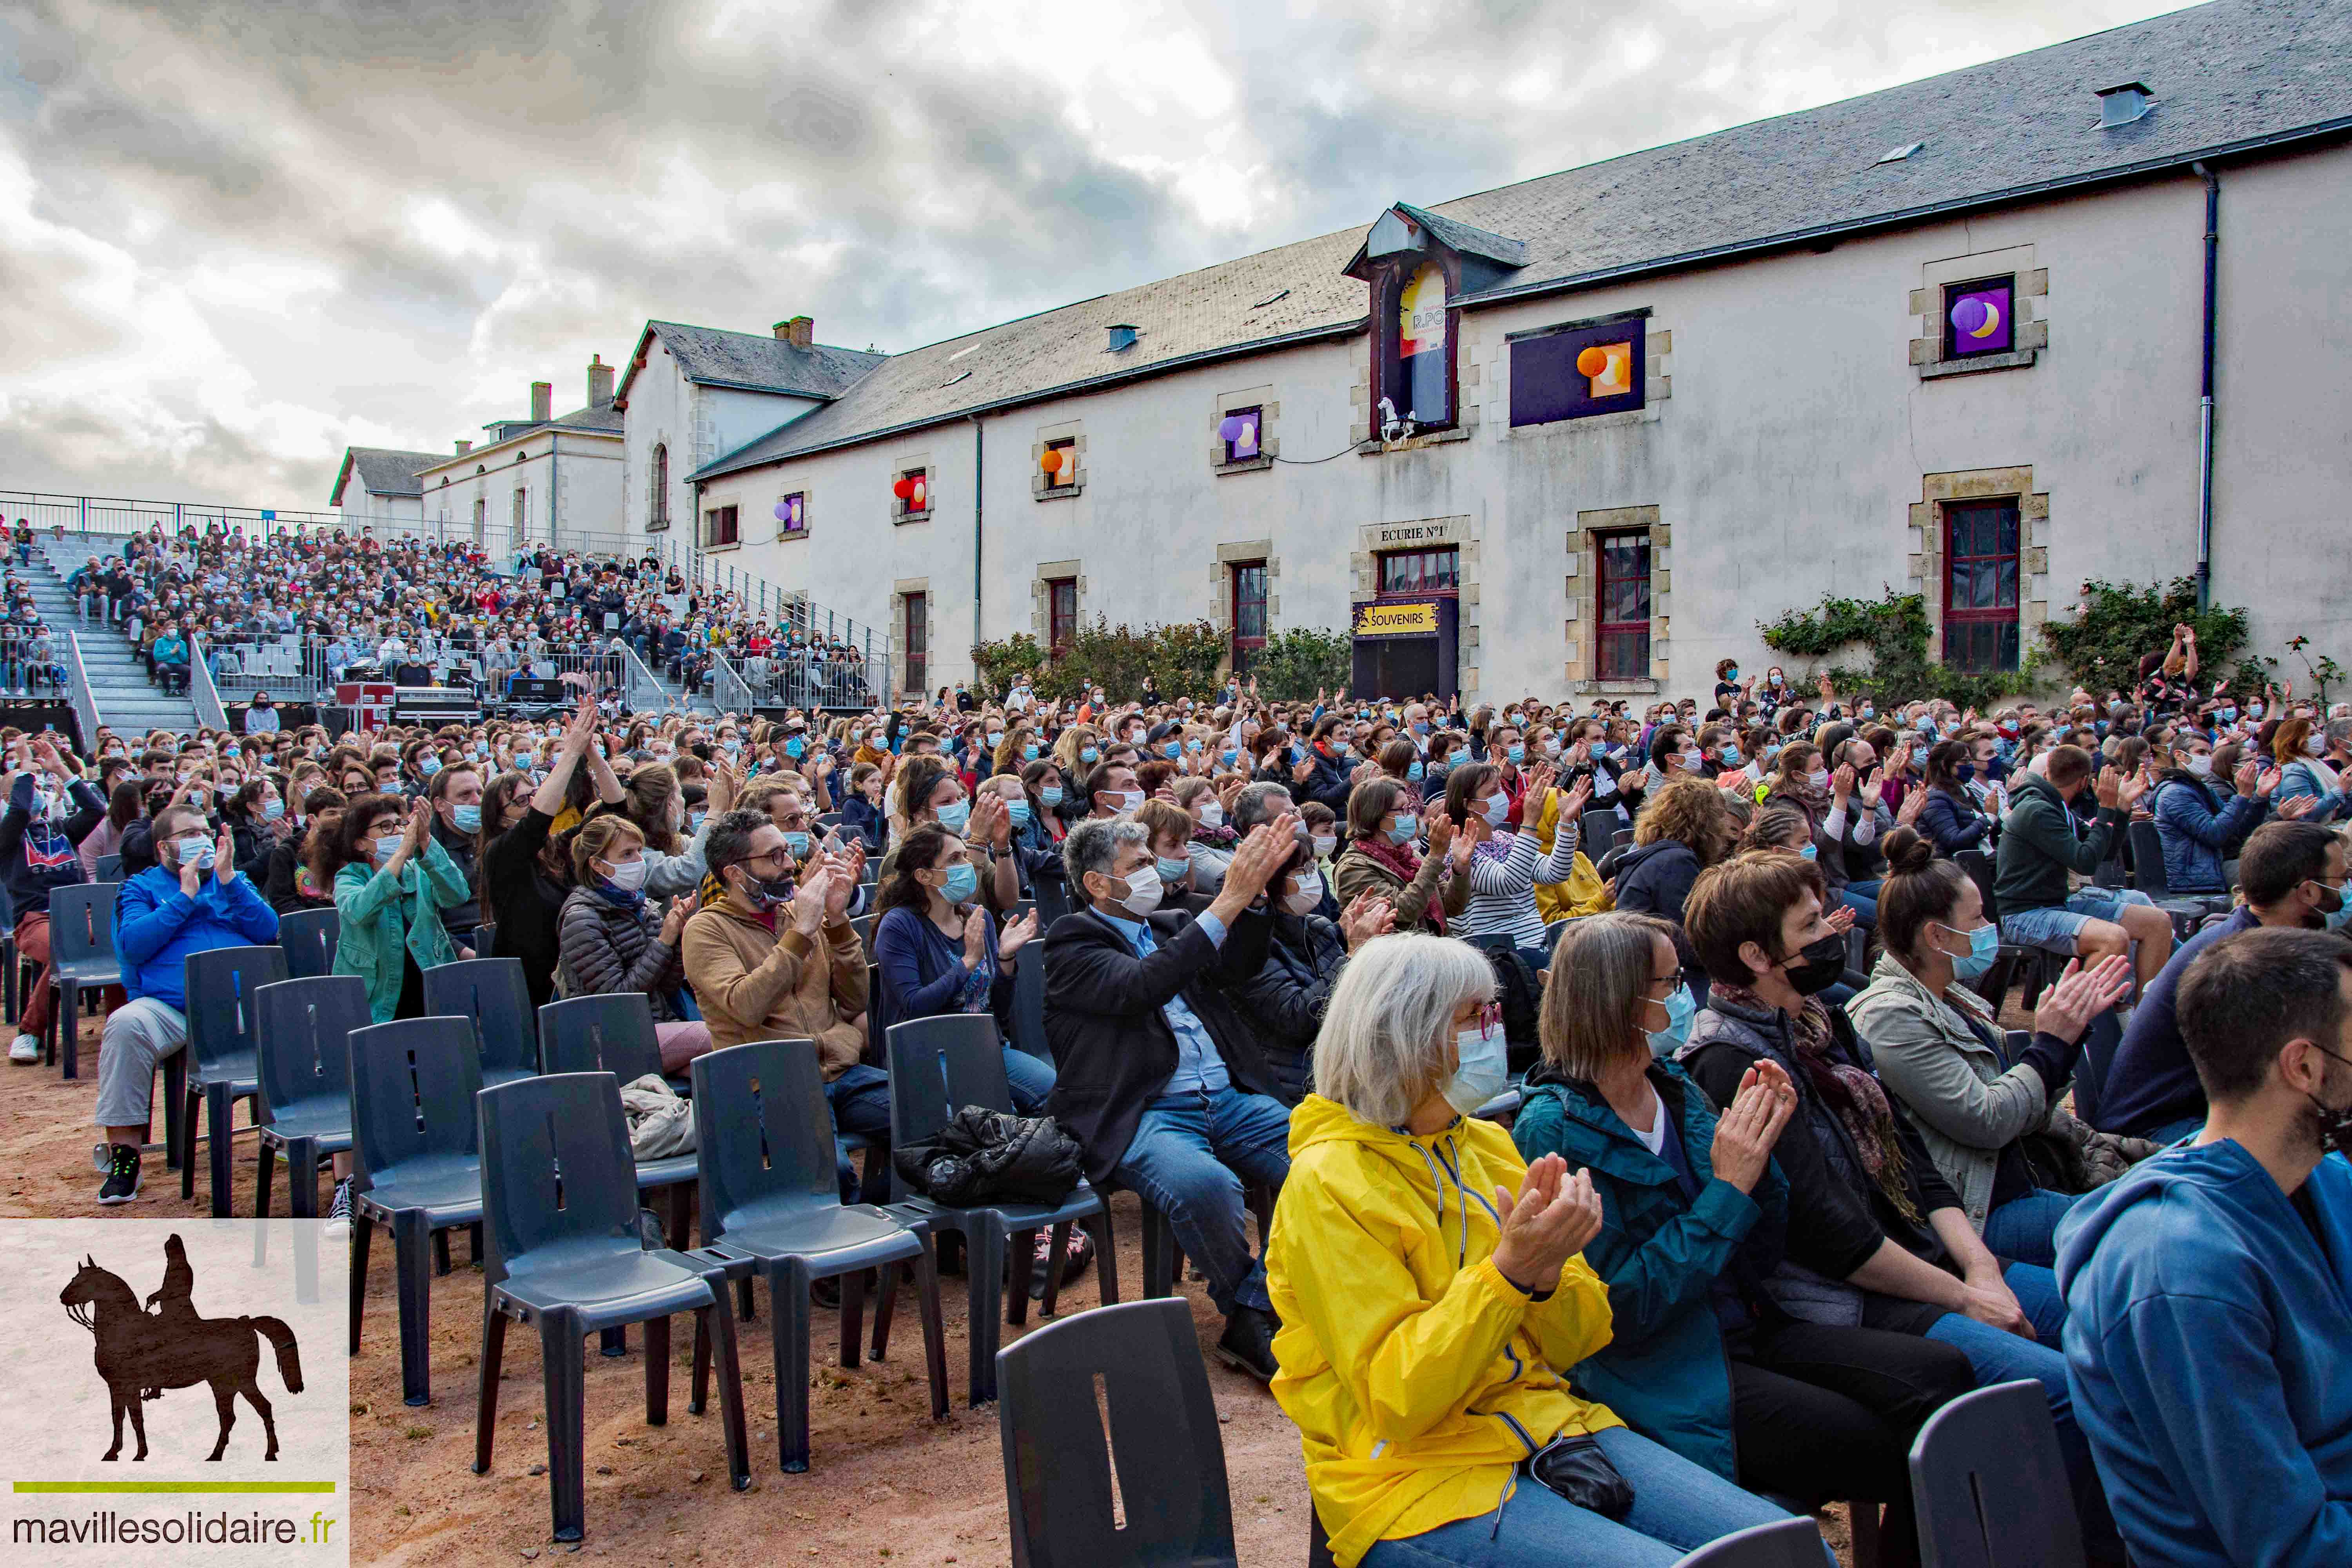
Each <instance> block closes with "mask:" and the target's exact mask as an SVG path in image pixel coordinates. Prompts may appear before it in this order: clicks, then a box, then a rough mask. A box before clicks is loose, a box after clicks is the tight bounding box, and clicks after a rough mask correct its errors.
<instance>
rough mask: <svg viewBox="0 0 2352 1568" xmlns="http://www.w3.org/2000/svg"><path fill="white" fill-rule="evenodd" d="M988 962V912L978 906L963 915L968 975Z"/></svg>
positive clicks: (965, 960) (965, 959) (964, 955)
mask: <svg viewBox="0 0 2352 1568" xmlns="http://www.w3.org/2000/svg"><path fill="white" fill-rule="evenodd" d="M987 962H988V911H987V910H984V909H982V908H981V907H979V906H978V905H974V906H973V907H972V908H971V909H968V910H965V911H964V914H963V966H964V970H965V972H966V973H970V972H971V971H972V970H975V969H978V968H979V967H980V966H981V965H982V964H983V963H987Z"/></svg>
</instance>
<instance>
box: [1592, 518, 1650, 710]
mask: <svg viewBox="0 0 2352 1568" xmlns="http://www.w3.org/2000/svg"><path fill="white" fill-rule="evenodd" d="M1592 564H1593V575H1594V578H1595V583H1594V587H1595V592H1594V594H1593V596H1592V608H1593V618H1594V626H1593V666H1592V667H1593V672H1594V673H1595V674H1596V675H1598V676H1599V677H1600V679H1602V680H1646V679H1649V678H1650V573H1651V570H1652V568H1651V563H1650V534H1649V531H1648V530H1647V529H1639V530H1635V531H1633V532H1629V533H1603V534H1600V535H1597V536H1596V537H1595V538H1594V539H1593V542H1592Z"/></svg>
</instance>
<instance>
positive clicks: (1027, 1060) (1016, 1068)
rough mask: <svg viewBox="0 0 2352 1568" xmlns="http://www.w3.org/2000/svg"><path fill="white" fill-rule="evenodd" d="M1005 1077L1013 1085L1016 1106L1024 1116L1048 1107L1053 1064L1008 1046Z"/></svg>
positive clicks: (1006, 1048)
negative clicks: (1046, 1103) (1046, 1104)
mask: <svg viewBox="0 0 2352 1568" xmlns="http://www.w3.org/2000/svg"><path fill="white" fill-rule="evenodd" d="M1004 1081H1005V1082H1006V1083H1008V1084H1010V1085H1012V1086H1013V1110H1017V1111H1019V1112H1020V1113H1021V1114H1022V1115H1024V1116H1036V1115H1039V1114H1041V1113H1042V1112H1043V1111H1044V1110H1045V1097H1046V1096H1047V1095H1049V1094H1051V1093H1053V1092H1054V1064H1053V1063H1052V1062H1049V1061H1046V1060H1045V1058H1042V1057H1033V1056H1031V1055H1030V1054H1029V1053H1028V1052H1027V1051H1016V1050H1014V1049H1013V1047H1011V1046H1007V1047H1004Z"/></svg>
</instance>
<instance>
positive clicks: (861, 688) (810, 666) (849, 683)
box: [740, 649, 890, 712]
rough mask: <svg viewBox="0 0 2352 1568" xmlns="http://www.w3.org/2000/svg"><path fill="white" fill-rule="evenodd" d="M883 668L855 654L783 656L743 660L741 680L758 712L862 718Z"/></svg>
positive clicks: (885, 672)
mask: <svg viewBox="0 0 2352 1568" xmlns="http://www.w3.org/2000/svg"><path fill="white" fill-rule="evenodd" d="M889 668H890V667H889V665H888V664H887V662H877V661H876V660H873V659H870V658H865V657H862V656H860V655H857V654H822V653H811V652H809V651H807V650H805V649H794V650H793V651H791V652H788V653H783V654H779V655H768V656H766V657H762V658H747V659H745V660H744V661H743V663H742V665H741V666H740V670H741V679H742V681H743V684H744V686H745V687H746V688H747V689H749V691H750V693H751V705H752V706H753V707H757V708H837V709H848V710H856V711H858V712H863V711H865V710H867V709H870V708H872V707H873V706H874V704H875V701H876V699H877V694H878V693H880V692H881V691H882V690H883V689H885V687H886V685H887V681H888V679H889Z"/></svg>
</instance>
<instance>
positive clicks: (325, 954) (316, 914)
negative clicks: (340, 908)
mask: <svg viewBox="0 0 2352 1568" xmlns="http://www.w3.org/2000/svg"><path fill="white" fill-rule="evenodd" d="M342 930H343V919H342V916H341V915H340V914H337V913H336V912H335V908H334V906H333V905H331V904H330V905H329V906H327V907H326V908H325V909H323V910H298V911H296V912H295V913H293V914H290V915H280V916H278V946H280V947H282V948H284V949H285V950H286V971H287V973H289V974H291V975H292V976H293V977H294V978H295V979H297V980H306V979H309V978H310V976H311V975H314V974H332V973H334V972H335V942H336V939H337V938H339V937H340V936H341V934H342Z"/></svg>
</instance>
